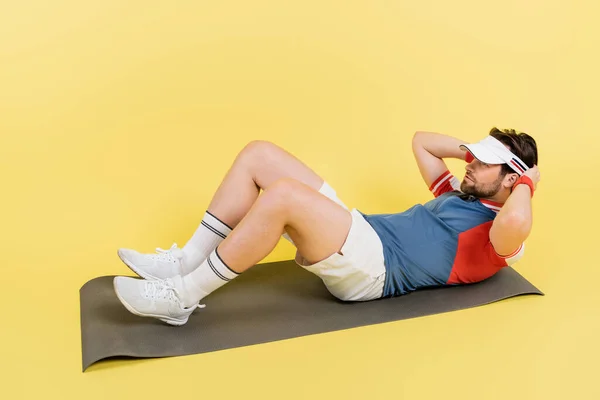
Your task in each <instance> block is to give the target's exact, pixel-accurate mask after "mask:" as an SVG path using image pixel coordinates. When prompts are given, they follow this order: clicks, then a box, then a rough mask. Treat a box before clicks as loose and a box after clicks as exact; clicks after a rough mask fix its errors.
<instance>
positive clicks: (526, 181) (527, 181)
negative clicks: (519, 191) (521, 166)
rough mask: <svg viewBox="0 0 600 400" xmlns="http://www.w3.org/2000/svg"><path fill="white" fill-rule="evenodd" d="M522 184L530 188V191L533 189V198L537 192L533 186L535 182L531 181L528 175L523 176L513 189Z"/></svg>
mask: <svg viewBox="0 0 600 400" xmlns="http://www.w3.org/2000/svg"><path fill="white" fill-rule="evenodd" d="M520 184H523V185H527V186H529V189H531V197H533V192H534V191H535V188H534V186H533V181H532V180H531V178H530V177H528V176H527V175H521V176H520V177H519V179H517V181H516V182H515V184H514V185H513V189H514V188H516V187H517V185H520Z"/></svg>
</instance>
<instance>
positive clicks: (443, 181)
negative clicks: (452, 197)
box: [429, 170, 460, 197]
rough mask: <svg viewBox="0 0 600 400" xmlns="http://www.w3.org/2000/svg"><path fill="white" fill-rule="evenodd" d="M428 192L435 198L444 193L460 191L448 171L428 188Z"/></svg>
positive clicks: (457, 183)
mask: <svg viewBox="0 0 600 400" xmlns="http://www.w3.org/2000/svg"><path fill="white" fill-rule="evenodd" d="M429 190H430V191H431V193H433V195H434V196H435V197H438V196H440V195H442V194H444V193H446V192H451V191H453V190H460V182H459V181H458V179H456V177H455V176H454V175H452V174H451V173H450V171H448V170H446V171H445V172H444V173H443V174H441V175H440V176H439V177H438V178H437V179H436V180H435V181H434V182H433V183H432V184H431V186H429Z"/></svg>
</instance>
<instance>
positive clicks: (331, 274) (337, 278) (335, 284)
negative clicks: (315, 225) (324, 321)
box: [295, 208, 385, 301]
mask: <svg viewBox="0 0 600 400" xmlns="http://www.w3.org/2000/svg"><path fill="white" fill-rule="evenodd" d="M350 213H351V215H352V225H351V227H350V232H349V233H348V237H347V238H346V241H345V242H344V245H343V246H342V249H341V253H342V254H339V253H334V254H332V255H331V256H329V257H328V258H326V259H325V260H322V261H319V262H318V263H316V264H312V265H310V264H309V263H308V262H307V261H306V260H305V259H304V258H303V257H302V256H301V255H300V254H299V253H298V252H296V257H295V261H296V263H297V264H298V265H300V266H301V267H302V268H305V269H306V270H308V271H310V272H312V273H314V274H315V275H317V276H319V277H320V278H321V279H322V280H323V282H324V283H325V286H326V287H327V289H328V290H329V292H331V294H332V295H334V296H335V297H337V298H338V299H340V300H343V301H367V300H373V299H378V298H380V297H381V296H382V295H383V284H384V282H385V264H384V262H383V245H382V243H381V240H380V239H379V236H378V235H377V233H376V232H375V230H373V228H372V227H371V225H369V223H368V222H367V221H366V220H365V219H364V217H363V216H362V215H361V214H360V213H359V212H358V211H357V210H356V209H355V208H354V209H352V211H350Z"/></svg>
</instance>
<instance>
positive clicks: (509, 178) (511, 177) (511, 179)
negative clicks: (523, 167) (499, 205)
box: [504, 173, 519, 188]
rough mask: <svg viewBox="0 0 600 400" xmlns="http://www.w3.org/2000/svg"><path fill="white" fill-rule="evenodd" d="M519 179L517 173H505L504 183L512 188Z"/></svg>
mask: <svg viewBox="0 0 600 400" xmlns="http://www.w3.org/2000/svg"><path fill="white" fill-rule="evenodd" d="M517 179H519V174H517V173H514V174H506V178H505V179H504V183H505V184H506V186H507V187H509V188H512V187H513V186H514V185H515V182H516V181H517Z"/></svg>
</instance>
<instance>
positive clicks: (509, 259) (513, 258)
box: [486, 242, 525, 266]
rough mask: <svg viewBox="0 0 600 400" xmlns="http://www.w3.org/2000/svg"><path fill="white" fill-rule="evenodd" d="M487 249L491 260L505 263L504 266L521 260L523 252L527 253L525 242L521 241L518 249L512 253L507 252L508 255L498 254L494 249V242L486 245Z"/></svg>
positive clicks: (495, 262)
mask: <svg viewBox="0 0 600 400" xmlns="http://www.w3.org/2000/svg"><path fill="white" fill-rule="evenodd" d="M486 249H487V252H488V257H489V259H490V261H492V262H493V263H494V264H496V265H503V266H504V265H513V264H514V263H516V262H517V261H519V260H520V259H521V257H523V254H525V243H521V245H520V246H519V248H518V249H516V250H515V251H513V252H512V253H511V254H507V255H500V254H498V253H497V252H496V250H495V249H494V246H493V245H492V242H489V243H488V245H487V246H486Z"/></svg>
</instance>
